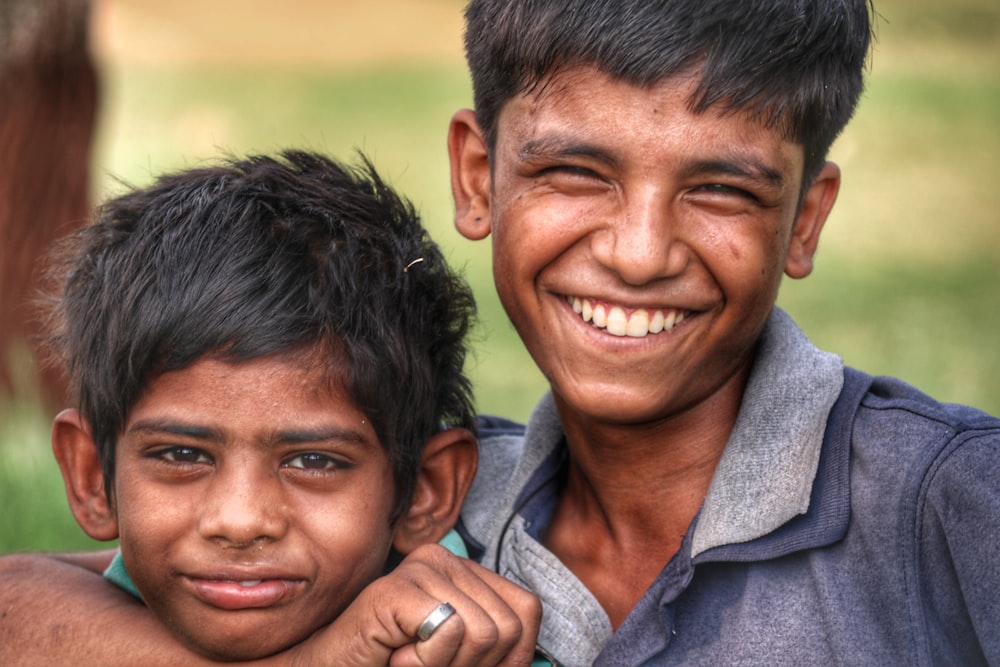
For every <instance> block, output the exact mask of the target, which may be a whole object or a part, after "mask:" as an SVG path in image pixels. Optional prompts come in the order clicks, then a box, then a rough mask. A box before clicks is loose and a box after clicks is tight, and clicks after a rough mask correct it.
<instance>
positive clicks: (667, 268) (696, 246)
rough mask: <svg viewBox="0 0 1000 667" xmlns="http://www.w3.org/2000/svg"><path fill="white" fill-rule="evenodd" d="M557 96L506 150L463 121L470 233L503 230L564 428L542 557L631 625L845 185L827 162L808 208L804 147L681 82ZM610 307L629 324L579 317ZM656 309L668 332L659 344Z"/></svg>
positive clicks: (534, 113) (515, 291)
mask: <svg viewBox="0 0 1000 667" xmlns="http://www.w3.org/2000/svg"><path fill="white" fill-rule="evenodd" d="M545 83H546V85H543V86H539V87H538V88H537V89H536V90H537V91H538V92H532V93H529V94H524V95H520V96H518V97H515V98H513V99H512V100H510V101H509V102H508V103H507V104H506V105H505V106H504V107H503V109H502V110H501V113H500V115H499V119H498V128H497V140H496V146H495V149H494V150H493V151H492V154H489V155H488V152H487V148H486V146H485V144H484V141H483V135H482V132H481V130H480V128H479V127H478V125H477V124H476V121H475V117H474V115H473V114H472V112H469V111H461V112H459V113H458V114H456V115H455V117H454V118H453V121H452V125H451V129H450V135H449V150H450V153H451V157H452V172H453V176H452V182H453V191H454V194H455V200H456V211H457V215H456V224H457V227H458V229H459V231H460V232H461V233H462V234H463V235H465V236H466V237H467V238H471V239H481V238H485V237H486V236H488V235H492V241H493V267H494V278H495V281H496V286H497V292H498V294H499V296H500V299H501V302H502V303H503V304H504V307H505V309H506V311H507V313H508V315H509V317H510V319H511V321H512V322H513V324H514V326H515V328H516V329H517V331H518V333H519V334H520V336H521V338H522V340H524V343H525V345H526V346H527V349H528V351H529V352H530V353H531V355H532V357H533V358H534V360H535V362H536V363H537V364H538V366H539V368H540V369H541V370H542V372H543V373H544V374H545V376H546V377H547V378H548V380H549V382H550V384H551V386H552V389H553V393H554V396H555V399H556V404H557V407H558V409H559V413H560V417H561V419H562V423H563V425H564V428H565V431H566V435H567V441H568V444H569V449H570V453H571V457H570V466H569V476H568V479H567V482H566V486H565V488H564V490H563V492H562V494H561V496H560V500H559V503H558V506H557V510H556V514H555V516H554V518H553V520H552V523H551V525H550V527H549V529H548V532H547V534H546V535H545V536H544V542H545V543H546V545H547V546H548V547H549V548H550V549H551V550H552V551H553V552H554V553H555V554H556V555H557V556H559V558H560V559H561V560H562V561H563V562H564V563H565V564H566V565H567V566H568V567H570V569H571V570H573V571H574V572H575V573H576V574H577V576H579V577H580V579H581V580H582V581H583V582H584V583H585V584H586V585H587V586H588V588H590V590H591V591H592V592H593V593H594V594H595V595H596V596H597V598H598V600H600V601H601V603H602V605H603V606H604V608H605V610H606V611H607V612H608V614H609V617H610V619H611V621H612V625H613V626H614V627H617V626H618V625H619V624H620V623H621V622H622V621H623V620H624V618H625V616H626V615H627V613H628V611H629V610H631V609H632V607H633V606H634V604H635V603H636V602H637V601H638V599H639V597H640V596H641V595H642V594H643V593H644V592H645V590H646V589H647V588H648V586H649V584H650V583H651V582H652V581H653V579H654V578H655V577H656V575H657V574H658V572H659V570H660V567H661V566H662V563H664V562H665V560H666V559H669V558H670V557H671V556H672V555H673V554H674V553H675V552H676V550H677V548H678V547H679V545H680V541H681V539H682V537H683V535H684V533H685V531H686V530H687V527H688V526H689V524H690V522H691V520H692V519H693V517H694V515H695V513H696V512H697V510H698V507H699V506H700V505H701V502H702V501H703V499H704V497H705V494H706V492H707V490H708V485H709V483H710V481H711V477H712V473H713V472H714V469H715V466H716V464H717V463H718V460H719V457H720V456H721V454H722V450H723V448H724V447H725V444H726V441H727V439H728V436H729V433H730V431H731V430H732V426H733V424H734V422H735V419H736V414H737V412H738V410H739V406H740V403H741V399H742V395H743V390H744V387H745V384H746V380H747V376H748V373H749V370H750V367H751V364H752V361H753V353H754V346H755V344H756V341H757V340H758V338H759V336H760V334H761V331H762V330H763V327H764V325H765V323H766V321H767V318H768V315H769V314H770V312H771V309H772V307H773V305H774V302H775V299H776V297H777V291H778V286H779V284H780V282H781V279H782V275H783V274H786V275H788V276H790V277H793V278H802V277H805V276H806V275H808V274H809V273H810V271H811V270H812V258H813V255H814V253H815V251H816V245H817V243H818V239H819V233H820V231H821V229H822V227H823V223H824V222H825V220H826V217H827V214H828V213H829V210H830V208H831V207H832V205H833V202H834V200H835V199H836V193H837V190H838V187H839V178H840V176H839V170H838V169H837V167H836V166H835V165H833V164H827V165H825V166H824V168H823V170H822V171H821V173H820V175H819V176H818V177H817V179H816V180H815V182H814V183H812V184H811V185H810V187H809V188H808V189H807V191H806V193H805V197H804V198H802V199H801V205H800V194H801V192H802V172H803V149H802V147H801V146H800V145H798V144H796V143H793V142H791V141H788V140H787V139H785V138H784V137H783V136H782V134H781V133H780V132H778V131H776V130H772V129H768V128H765V127H762V126H761V125H759V124H758V123H757V122H755V121H754V120H753V119H750V118H747V117H745V116H742V115H739V114H722V113H720V112H718V111H717V110H713V109H709V110H708V111H707V112H705V113H703V114H700V115H696V114H694V113H692V112H691V111H689V109H688V97H689V94H690V92H691V90H692V89H693V85H692V82H690V81H688V80H686V79H670V80H665V81H662V82H660V83H658V84H656V85H654V86H652V87H649V88H638V87H635V86H632V85H629V84H627V83H623V82H621V81H617V80H613V79H611V78H609V77H607V76H605V75H603V74H601V73H599V72H597V71H595V70H591V69H587V68H583V69H575V70H568V71H564V72H562V73H559V74H557V75H555V76H554V77H551V78H550V79H549V80H548V81H547V82H545ZM574 299H576V300H577V304H576V306H577V307H576V309H574V306H573V304H572V303H571V302H572V301H573V300H574ZM598 308H601V309H603V310H604V312H605V313H606V314H608V319H609V320H614V319H617V320H618V322H617V323H616V322H613V321H612V322H611V323H606V322H604V318H603V317H602V316H601V315H599V314H598V315H597V316H596V317H595V316H594V315H591V318H590V319H591V321H585V318H584V314H586V311H587V310H588V309H590V310H593V311H597V310H598ZM577 310H581V311H584V312H582V313H578V312H577ZM613 311H617V312H614V314H613V315H612V314H611V313H612V312H613ZM639 311H643V312H639ZM637 313H638V315H636V314H637ZM656 313H662V314H664V315H665V318H666V320H667V321H668V322H669V321H670V320H673V321H674V325H673V326H672V327H670V326H669V325H667V326H666V328H664V329H663V330H662V331H660V332H658V333H650V332H649V331H648V326H646V325H645V324H644V321H645V319H650V318H652V319H656V317H657V316H656ZM630 318H634V321H633V322H631V323H629V322H628V320H629V319H630ZM594 320H598V321H599V323H600V324H601V325H602V326H595V325H594V324H593V321H594ZM678 320H679V321H678ZM622 322H624V325H623V324H622ZM630 326H631V329H632V331H631V333H633V334H634V335H631V336H630V335H614V334H613V333H611V331H612V330H614V329H616V328H617V329H618V333H623V332H624V333H627V332H628V329H629V327H630ZM655 328H657V327H655V326H654V329H655Z"/></svg>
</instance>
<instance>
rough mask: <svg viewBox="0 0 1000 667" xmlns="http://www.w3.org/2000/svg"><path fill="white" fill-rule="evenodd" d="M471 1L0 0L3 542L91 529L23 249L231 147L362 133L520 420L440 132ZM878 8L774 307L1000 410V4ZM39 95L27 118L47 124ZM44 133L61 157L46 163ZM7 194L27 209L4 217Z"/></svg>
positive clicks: (922, 2)
mask: <svg viewBox="0 0 1000 667" xmlns="http://www.w3.org/2000/svg"><path fill="white" fill-rule="evenodd" d="M19 5H20V6H21V7H20V8H19V7H18V6H19ZM46 5H57V6H60V7H61V10H60V11H61V13H60V14H59V17H58V21H57V23H58V27H59V29H60V30H61V32H60V34H61V35H62V36H63V37H67V41H68V43H69V47H67V49H68V50H67V51H64V52H60V51H59V50H58V49H53V48H48V47H45V45H44V44H43V47H45V48H41V49H40V52H41V53H42V59H45V58H48V59H50V60H51V59H58V58H62V59H63V60H64V63H63V65H64V66H63V67H62V69H60V70H59V71H60V73H61V74H60V76H61V77H62V80H61V82H57V83H59V84H60V85H61V86H63V88H64V89H70V90H71V91H72V92H71V94H67V95H63V96H62V97H58V96H57V97H56V98H55V99H52V98H44V96H43V99H44V100H47V101H46V102H45V104H48V106H52V105H55V106H58V107H59V108H60V109H61V111H60V113H58V114H53V115H52V116H51V119H48V116H46V118H47V119H48V120H47V121H46V122H47V123H48V126H47V129H45V130H44V131H43V132H42V133H41V135H40V136H38V137H35V136H33V135H30V134H28V133H26V132H24V131H16V132H13V131H11V130H10V129H9V128H10V127H12V125H11V122H12V120H11V118H12V116H13V115H14V113H13V111H12V110H13V109H15V108H20V107H18V105H17V104H15V102H16V101H17V100H20V99H22V98H23V97H24V96H25V95H26V93H27V92H30V91H31V90H33V88H32V85H31V82H30V78H29V79H25V78H24V77H23V76H21V78H18V76H12V75H11V72H12V71H13V72H15V74H17V73H18V72H19V71H20V70H21V69H23V67H22V65H23V62H24V61H25V60H26V59H27V60H31V58H26V57H25V55H24V54H25V53H26V50H25V47H24V44H30V42H31V35H30V28H31V27H32V26H33V25H35V24H33V23H32V20H33V19H32V17H33V16H34V17H36V18H37V12H34V10H36V9H38V8H41V7H44V6H46ZM25 6H29V7H30V8H34V9H33V10H32V11H28V10H24V7H25ZM462 6H463V2H462V1H461V0H379V2H368V1H367V0H339V1H338V0H292V1H291V2H287V3H280V7H279V3H274V2H270V1H268V0H211V1H210V2H202V1H198V2H195V1H193V0H172V1H171V2H159V1H157V0H92V1H91V2H90V3H89V4H88V3H87V2H85V1H84V0H0V40H2V41H0V59H2V60H0V169H3V171H0V233H2V236H0V243H2V244H4V252H3V253H2V254H3V261H4V262H6V263H7V264H6V266H4V265H0V280H3V281H4V282H3V283H0V298H2V299H4V301H0V309H2V312H0V331H2V332H5V338H4V339H3V341H2V342H3V343H4V349H0V355H2V359H3V361H4V362H5V364H4V369H5V372H4V374H2V375H0V391H2V395H0V517H2V519H0V552H6V551H13V550H21V549H46V550H61V549H77V548H89V547H91V546H94V544H95V543H93V542H91V541H89V540H88V539H87V538H86V537H85V536H83V534H82V532H81V531H80V530H79V528H78V527H77V526H76V524H75V522H74V521H73V519H72V517H71V516H70V514H69V511H68V510H67V509H66V500H65V497H64V493H63V490H62V484H61V480H60V477H59V473H58V470H57V468H56V464H55V462H54V460H53V459H52V455H51V452H50V450H49V447H48V437H49V433H48V429H49V424H50V423H51V419H52V416H53V415H54V412H55V409H56V407H57V404H58V400H56V401H48V402H46V401H44V400H41V399H40V391H39V387H38V381H37V379H36V377H37V374H36V365H35V362H34V360H33V359H32V357H31V355H30V354H29V353H28V349H29V348H28V346H27V345H26V344H25V343H24V341H23V338H24V335H25V333H24V332H25V331H27V329H25V328H23V327H20V326H19V323H20V318H21V317H22V316H23V315H24V313H25V310H24V309H23V308H21V307H20V306H19V304H20V301H19V300H20V299H21V298H23V295H21V294H19V293H18V292H17V290H15V289H14V287H15V283H21V282H23V280H20V278H23V277H24V276H25V275H28V274H29V273H30V266H23V264H24V263H30V261H31V260H32V259H33V252H34V251H33V248H35V247H36V246H38V245H39V244H40V242H41V240H44V237H45V236H46V235H52V234H55V233H58V232H60V231H65V230H67V229H69V228H70V227H71V226H73V225H76V224H82V222H83V221H84V218H85V215H86V210H87V208H89V206H91V205H92V204H94V203H96V202H97V201H99V200H100V199H102V198H104V197H106V196H110V195H114V194H116V193H119V192H121V191H122V190H123V189H124V187H125V185H124V184H128V185H140V186H141V185H145V184H147V183H148V182H150V180H151V179H152V178H153V176H154V175H155V174H158V173H160V172H162V171H165V170H172V169H176V168H181V167H185V166H195V165H198V164H201V163H202V162H204V161H206V160H211V159H214V158H217V157H218V156H220V155H222V154H225V153H235V154H243V153H247V152H262V151H274V150H276V149H278V148H282V147H301V148H309V149H314V150H321V151H325V152H328V153H331V154H333V155H335V156H338V157H340V158H344V159H350V158H351V156H352V152H353V151H354V150H355V149H361V150H363V151H365V152H366V153H367V154H368V155H369V156H370V157H371V158H372V159H373V161H374V162H375V164H376V166H377V167H378V168H379V170H380V171H381V173H382V174H383V176H384V177H385V178H386V179H387V180H388V181H389V182H390V183H392V184H393V185H394V186H396V187H397V188H398V189H399V190H401V191H402V192H403V193H405V194H406V195H407V196H408V197H409V198H410V199H412V200H413V201H414V203H415V204H416V205H417V206H418V208H419V209H420V210H421V212H422V214H423V218H424V221H425V223H426V224H427V226H428V227H429V228H430V230H431V233H432V234H433V236H434V237H435V238H436V239H437V240H438V242H439V243H440V244H441V245H442V246H443V248H444V249H445V252H446V255H447V256H448V257H449V260H450V261H451V262H452V263H453V264H454V265H455V266H456V267H458V268H460V269H462V270H463V271H464V273H465V275H466V277H467V278H468V280H469V281H470V282H471V283H472V285H473V288H474V289H475V291H476V294H477V299H478V302H479V305H480V325H479V328H478V329H477V333H476V339H475V340H476V353H475V356H474V358H473V359H472V360H471V361H470V368H469V371H470V373H471V375H472V376H473V378H474V381H475V386H476V392H477V397H478V402H479V408H480V410H482V411H485V412H491V413H498V414H502V415H505V416H508V417H513V418H516V419H520V420H523V419H525V418H527V416H528V414H529V412H530V410H531V407H532V405H533V404H534V402H535V401H536V400H537V398H538V397H539V396H540V394H541V393H542V392H543V391H544V389H545V383H544V381H543V379H542V378H541V377H540V376H539V374H538V372H537V370H536V369H535V367H534V365H533V364H532V362H531V360H530V358H528V357H527V355H526V354H525V353H524V352H523V350H522V348H521V345H520V343H519V341H518V340H517V337H516V334H515V333H514V332H513V330H512V329H511V327H510V326H509V325H508V324H507V321H506V318H505V317H504V315H503V313H502V311H501V309H500V307H499V304H498V303H497V300H496V297H495V295H494V292H493V287H492V278H491V274H490V266H489V244H488V243H476V244H474V243H471V242H468V241H465V240H463V239H462V238H461V237H459V235H458V234H457V233H456V232H455V231H454V229H453V228H452V207H451V200H450V194H449V185H448V165H447V155H446V151H445V132H446V128H447V124H448V120H449V118H450V116H451V114H452V112H454V111H455V110H456V109H458V108H461V107H468V106H471V90H470V86H469V82H468V77H467V75H466V72H465V66H464V62H463V59H462V46H461V32H462V19H461V10H462ZM876 9H877V11H878V13H879V15H880V17H879V19H878V25H877V43H876V45H875V49H874V54H873V62H872V68H871V72H870V76H869V82H868V90H867V92H866V94H865V96H864V98H863V100H862V103H861V106H860V108H859V111H858V113H857V115H856V117H855V119H854V121H853V122H852V124H851V125H850V126H849V127H848V129H847V131H846V133H845V134H844V135H843V136H842V137H841V139H840V140H839V141H838V143H837V144H836V146H835V148H834V151H833V155H832V158H833V159H834V160H835V161H837V162H839V163H840V165H841V167H842V169H843V173H844V183H843V187H842V189H841V194H840V200H839V202H838V204H837V207H836V208H835V209H834V213H833V216H832V218H831V220H830V222H829V223H828V224H827V228H826V231H825V232H824V237H823V241H822V243H821V245H820V253H819V257H818V261H817V265H816V271H815V273H814V274H813V276H811V277H810V278H808V279H806V280H804V281H798V282H793V281H787V282H786V284H785V286H784V287H783V288H782V293H781V297H780V304H781V305H782V306H783V307H785V308H786V309H787V310H789V311H790V312H791V313H792V315H793V316H794V317H795V318H796V319H797V320H798V322H799V323H800V324H801V325H802V327H803V328H804V329H805V331H806V333H807V334H809V335H810V337H812V339H813V340H814V341H815V342H816V343H817V344H818V345H819V346H821V347H823V348H826V349H829V350H831V351H834V352H836V353H838V354H840V355H841V356H843V357H844V359H845V360H846V361H847V362H848V363H849V364H852V365H855V366H858V367H860V368H862V369H864V370H866V371H868V372H872V373H876V374H891V375H896V376H899V377H901V378H903V379H905V380H907V381H908V382H910V383H911V384H914V385H916V386H917V387H919V388H921V389H923V390H925V391H927V392H929V393H931V394H933V395H935V396H936V397H938V398H940V399H942V400H946V401H954V402H962V403H968V404H971V405H974V406H977V407H980V408H982V409H985V410H987V411H990V412H993V413H995V414H996V413H1000V344H998V342H997V331H998V329H1000V233H998V224H1000V213H998V211H1000V202H998V192H1000V182H998V173H1000V158H998V154H1000V3H997V2H996V0H952V1H951V2H949V3H940V2H937V1H935V0H880V1H878V0H877V2H876ZM26 11H27V13H25V12H26ZM4 22H6V24H5V23H4ZM81 40H83V41H81ZM67 54H68V55H67ZM29 55H30V53H29ZM32 57H34V56H32ZM35 59H36V60H37V59H38V58H37V57H36V58H35ZM67 61H68V65H67V64H66V62H67ZM22 74H23V73H22ZM42 108H45V106H44V105H42V106H39V107H38V108H37V109H35V110H34V111H31V113H29V114H27V115H28V116H30V117H31V118H32V119H34V120H36V121H37V120H39V116H41V115H44V114H43V112H42V111H41V109H42ZM22 115H24V113H23V110H22ZM91 116H92V118H93V122H92V123H91V121H90V118H91ZM14 120H17V119H16V118H15V119H14ZM20 122H24V119H23V118H22V119H21V121H20ZM5 123H6V126H5ZM35 125H38V123H35ZM73 127H75V128H77V129H76V130H74V131H73V132H70V131H69V130H70V129H71V128H73ZM88 128H90V129H88ZM64 135H65V136H64ZM43 144H44V145H45V146H47V147H48V149H54V150H55V151H56V153H55V154H56V155H57V156H58V157H57V158H56V159H55V161H54V162H53V161H50V163H48V164H45V163H41V164H39V162H40V158H41V157H44V155H42V153H43V152H44V151H41V150H39V146H42V145H43ZM59 150H62V151H63V154H62V155H60V154H59ZM29 162H30V163H31V164H28V163H29ZM84 167H86V169H84ZM87 170H89V171H87ZM74 179H75V180H74ZM64 182H65V183H71V182H76V183H83V187H82V189H80V190H79V192H77V191H76V189H74V188H73V187H71V186H69V185H63V183H64ZM77 189H79V188H77ZM71 190H72V193H71V194H73V196H75V197H76V200H75V203H74V204H73V205H72V206H71V207H70V208H68V209H67V210H66V211H62V212H60V213H59V214H58V215H61V216H62V217H61V218H60V220H63V221H65V222H64V223H63V224H62V226H60V227H59V229H58V230H56V229H51V228H43V226H41V225H39V224H36V222H35V221H34V219H32V220H31V221H30V222H28V223H26V222H25V217H26V216H31V214H30V213H27V214H26V213H24V211H25V210H27V211H35V210H42V209H44V208H45V207H46V206H49V205H50V204H51V202H53V201H57V200H58V201H62V200H63V199H66V197H65V196H64V195H67V193H69V192H70V191H71ZM14 201H19V202H21V204H20V206H21V208H20V209H19V210H20V211H21V212H20V213H19V214H18V216H14V217H16V218H17V220H20V222H18V221H17V220H15V221H4V220H3V216H4V215H5V214H6V215H8V217H11V216H10V215H9V212H10V209H11V208H12V207H11V206H9V205H8V204H9V203H10V202H14ZM25 230H28V231H25ZM29 232H30V233H29ZM19 234H20V235H19ZM25 234H27V236H25ZM12 249H13V251H11V252H8V251H9V250H12ZM18 263H20V264H18ZM15 302H16V303H15Z"/></svg>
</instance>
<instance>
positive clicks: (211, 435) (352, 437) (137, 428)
mask: <svg viewBox="0 0 1000 667" xmlns="http://www.w3.org/2000/svg"><path fill="white" fill-rule="evenodd" d="M128 432H129V433H143V434H148V435H155V434H157V433H163V434H169V435H178V436H182V437H185V438H192V439H195V440H209V441H211V442H216V443H224V442H225V440H226V438H225V434H224V432H223V431H222V430H221V429H217V428H212V427H210V426H199V425H195V424H187V423H184V422H176V421H169V420H165V419H163V420H161V419H149V420H143V421H138V422H136V423H134V424H132V425H131V426H130V427H129V429H128ZM328 441H339V442H345V443H354V444H358V445H365V446H368V445H370V444H371V443H370V441H369V439H368V438H365V437H364V436H363V435H362V434H361V433H360V432H359V431H356V430H354V429H351V428H341V427H339V426H322V427H317V428H306V429H294V430H284V431H275V432H273V433H271V434H269V435H268V437H267V438H265V439H264V442H263V444H266V445H271V444H274V443H286V444H299V443H310V442H328Z"/></svg>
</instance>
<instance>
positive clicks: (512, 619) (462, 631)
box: [288, 545, 542, 667]
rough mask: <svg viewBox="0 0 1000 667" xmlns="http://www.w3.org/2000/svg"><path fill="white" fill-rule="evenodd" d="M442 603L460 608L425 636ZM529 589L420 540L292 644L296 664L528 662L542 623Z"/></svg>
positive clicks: (401, 666)
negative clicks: (421, 631) (420, 633)
mask: <svg viewBox="0 0 1000 667" xmlns="http://www.w3.org/2000/svg"><path fill="white" fill-rule="evenodd" d="M441 602H449V603H450V604H451V605H452V606H453V607H454V608H455V615H454V616H452V617H450V618H449V619H448V620H447V621H446V622H444V623H443V624H442V625H441V626H440V627H439V628H438V630H436V631H435V632H434V634H433V635H431V637H430V638H429V639H427V640H426V641H416V640H415V639H414V637H415V635H416V633H417V628H418V627H419V625H420V624H421V622H423V620H424V619H425V618H427V615H428V614H429V613H430V612H431V611H432V610H433V609H435V608H436V607H437V606H438V605H439V604H440V603H441ZM541 615H542V608H541V603H540V602H539V601H538V598H536V597H535V596H534V595H533V594H532V593H529V592H528V591H526V590H524V589H523V588H521V587H520V586H518V585H516V584H514V583H513V582H511V581H508V580H507V579H504V578H503V577H501V576H500V575H498V574H496V573H494V572H491V571H489V570H487V569H485V568H483V567H482V566H480V565H477V564H476V563H474V562H472V561H469V560H466V559H464V558H459V557H457V556H454V555H452V554H451V553H449V552H448V551H447V550H445V549H443V548H441V547H439V546H437V545H427V546H423V547H420V548H419V549H417V550H416V551H414V552H413V553H411V554H410V555H409V556H407V557H406V559H404V561H403V563H402V564H401V565H400V566H399V567H397V568H396V569H395V570H393V571H392V572H391V573H390V574H388V575H386V576H384V577H382V578H380V579H378V580H377V581H375V582H373V583H372V584H371V585H369V586H368V587H367V588H366V589H365V590H364V591H362V592H361V594H360V595H359V596H358V597H357V599H356V600H355V601H354V602H353V603H352V604H351V605H350V606H349V607H348V608H347V609H346V610H345V611H344V613H343V614H341V616H340V617H339V618H338V619H337V620H336V621H335V622H334V623H333V624H332V625H330V626H329V627H327V628H325V629H324V630H321V631H320V632H318V633H316V634H315V635H314V636H313V637H311V638H310V639H309V640H307V641H306V642H303V643H302V644H300V645H299V646H297V647H295V648H293V649H292V650H291V651H289V652H288V656H289V657H291V658H292V659H293V664H295V665H327V664H331V660H332V662H333V663H335V664H337V665H343V666H345V667H360V666H362V665H365V666H367V665H384V664H391V665H392V666H393V667H418V666H425V665H453V666H463V665H464V666H468V667H474V666H479V665H509V666H514V665H530V664H531V661H532V658H533V656H534V653H535V643H536V640H537V637H538V628H539V625H540V623H541Z"/></svg>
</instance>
